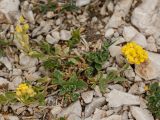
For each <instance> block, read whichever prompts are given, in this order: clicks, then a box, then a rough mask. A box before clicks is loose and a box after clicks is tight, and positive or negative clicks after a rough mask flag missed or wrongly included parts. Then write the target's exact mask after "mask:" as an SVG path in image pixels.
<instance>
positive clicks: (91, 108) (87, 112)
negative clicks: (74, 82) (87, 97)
mask: <svg viewBox="0 0 160 120" xmlns="http://www.w3.org/2000/svg"><path fill="white" fill-rule="evenodd" d="M105 102H106V101H105V97H100V98H94V99H93V101H92V103H90V104H89V105H87V106H86V107H85V117H89V116H90V115H91V114H92V113H93V112H94V110H95V109H96V108H99V107H101V106H102V105H104V104H105Z"/></svg>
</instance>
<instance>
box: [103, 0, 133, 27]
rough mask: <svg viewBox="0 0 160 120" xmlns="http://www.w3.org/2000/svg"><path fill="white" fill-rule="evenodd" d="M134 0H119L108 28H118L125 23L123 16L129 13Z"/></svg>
mask: <svg viewBox="0 0 160 120" xmlns="http://www.w3.org/2000/svg"><path fill="white" fill-rule="evenodd" d="M132 1H133V0H121V1H118V3H117V5H116V7H115V10H114V13H113V15H112V17H111V18H110V20H109V22H108V24H107V26H106V28H118V27H119V26H120V25H122V24H123V23H124V21H123V19H122V18H123V17H125V16H126V15H127V14H128V12H129V10H130V7H131V4H132Z"/></svg>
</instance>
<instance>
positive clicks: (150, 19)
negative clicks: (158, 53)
mask: <svg viewBox="0 0 160 120" xmlns="http://www.w3.org/2000/svg"><path fill="white" fill-rule="evenodd" d="M159 7H160V1H159V0H143V2H142V3H141V4H140V5H139V6H138V7H136V8H135V9H134V11H133V13H132V17H131V22H132V23H133V24H134V25H135V26H136V27H137V28H139V30H140V31H141V32H143V33H145V34H146V35H153V36H154V37H155V38H156V42H157V44H159V45H160V38H159V36H160V32H159V31H160V24H159V23H160V19H159V16H160V12H159ZM148 8H149V9H148Z"/></svg>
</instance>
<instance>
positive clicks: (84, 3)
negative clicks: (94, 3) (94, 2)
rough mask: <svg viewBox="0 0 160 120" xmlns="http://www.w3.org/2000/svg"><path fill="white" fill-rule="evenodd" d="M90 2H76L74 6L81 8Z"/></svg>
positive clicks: (82, 0)
mask: <svg viewBox="0 0 160 120" xmlns="http://www.w3.org/2000/svg"><path fill="white" fill-rule="evenodd" d="M90 2H91V0H76V6H77V7H82V6H84V5H87V4H89V3H90Z"/></svg>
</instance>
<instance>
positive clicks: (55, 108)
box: [51, 106, 62, 116]
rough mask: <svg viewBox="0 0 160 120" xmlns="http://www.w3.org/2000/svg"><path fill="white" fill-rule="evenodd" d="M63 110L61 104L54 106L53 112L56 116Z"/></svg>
mask: <svg viewBox="0 0 160 120" xmlns="http://www.w3.org/2000/svg"><path fill="white" fill-rule="evenodd" d="M61 111H62V108H61V107H60V106H53V107H52V110H51V113H52V115H53V116H56V115H58V114H60V112H61Z"/></svg>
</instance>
